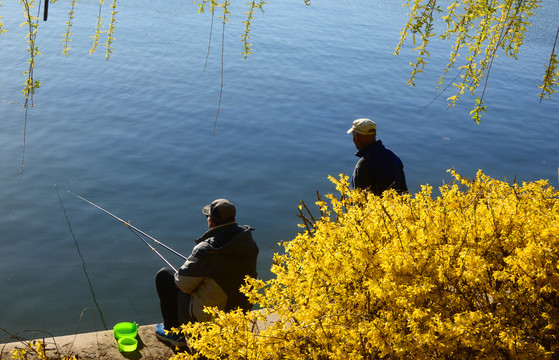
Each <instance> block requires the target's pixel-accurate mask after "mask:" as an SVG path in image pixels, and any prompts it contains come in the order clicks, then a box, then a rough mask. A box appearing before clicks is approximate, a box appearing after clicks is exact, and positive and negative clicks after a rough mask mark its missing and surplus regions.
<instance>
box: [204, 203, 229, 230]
mask: <svg viewBox="0 0 559 360" xmlns="http://www.w3.org/2000/svg"><path fill="white" fill-rule="evenodd" d="M236 213H237V211H236V209H235V205H233V203H232V202H231V201H229V200H227V199H217V200H214V201H213V202H212V203H211V204H208V205H206V206H204V207H203V208H202V214H204V215H206V216H210V217H211V218H212V219H213V220H214V222H215V223H216V224H225V223H228V222H233V221H234V220H235V215H236Z"/></svg>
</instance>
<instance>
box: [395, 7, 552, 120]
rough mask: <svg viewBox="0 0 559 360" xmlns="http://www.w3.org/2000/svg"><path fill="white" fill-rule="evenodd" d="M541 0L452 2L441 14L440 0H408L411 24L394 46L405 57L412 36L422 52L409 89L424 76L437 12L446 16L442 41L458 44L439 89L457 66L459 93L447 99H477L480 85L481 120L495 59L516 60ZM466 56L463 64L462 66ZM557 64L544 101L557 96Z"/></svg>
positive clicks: (477, 111)
mask: <svg viewBox="0 0 559 360" xmlns="http://www.w3.org/2000/svg"><path fill="white" fill-rule="evenodd" d="M541 2H542V0H523V1H518V0H484V1H478V0H453V1H452V2H450V5H449V6H448V7H447V8H446V10H445V9H442V8H441V7H440V5H438V4H437V1H436V0H407V1H406V3H405V6H407V7H409V9H410V11H409V19H408V21H407V22H406V24H405V25H404V27H403V29H402V31H401V33H400V42H399V43H398V45H397V46H396V50H395V54H399V53H400V52H401V49H402V46H403V44H404V43H405V42H406V40H408V37H409V36H410V35H411V36H412V43H413V44H414V46H415V47H414V49H413V50H414V51H418V56H417V58H416V59H415V62H412V63H410V65H411V67H412V73H411V77H410V79H409V82H408V83H409V84H410V85H414V82H415V78H416V75H417V74H418V73H420V72H422V71H423V69H424V67H425V64H426V60H425V59H426V57H428V56H429V53H428V52H427V51H426V47H427V46H428V45H429V42H430V38H431V37H433V36H435V35H436V34H435V32H434V30H433V29H434V28H435V21H436V17H435V16H433V15H434V14H435V13H439V14H443V15H442V16H441V17H440V18H441V19H442V21H443V24H444V25H445V26H446V30H444V31H443V32H442V33H441V34H440V35H439V37H440V39H442V40H447V39H451V38H453V39H454V45H453V46H452V51H451V53H450V57H449V60H448V64H447V66H446V67H445V69H444V71H443V75H442V76H441V78H440V80H439V83H438V87H437V88H440V87H441V85H442V84H443V82H444V80H445V78H446V75H447V74H448V73H449V71H450V70H451V69H453V68H454V67H455V66H456V65H457V66H458V70H459V76H457V78H459V80H458V81H456V80H452V83H453V85H454V87H455V88H456V90H455V93H454V95H452V96H450V97H449V98H448V99H447V100H448V101H449V106H454V105H455V104H456V102H457V101H458V100H459V98H460V96H461V95H463V94H464V93H466V92H469V93H471V94H472V95H475V92H476V90H477V89H478V87H479V86H480V85H482V94H481V95H480V96H478V98H477V100H476V102H475V106H474V109H473V110H472V111H471V115H472V118H473V119H474V120H475V121H476V122H478V123H479V122H480V121H481V114H482V113H483V112H485V105H484V102H483V100H484V96H485V89H486V87H487V81H488V78H489V74H490V72H491V66H492V64H493V60H494V59H495V57H497V55H498V52H503V53H504V54H505V55H506V56H509V57H513V58H516V56H517V55H518V52H519V49H520V47H521V46H522V44H523V42H524V37H525V35H526V32H527V29H528V27H529V26H530V25H531V24H530V22H529V20H530V17H532V16H533V15H534V10H535V9H537V8H538V7H540V3H541ZM460 56H462V57H463V59H464V60H463V61H462V62H460V63H457V62H458V58H459V57H460ZM554 64H555V65H556V59H554V57H553V55H552V56H551V60H550V65H549V66H548V67H547V71H546V76H545V77H544V82H543V84H542V85H541V86H540V88H542V89H543V90H542V95H540V96H542V97H544V96H545V94H548V95H549V94H551V93H552V92H555V91H554V90H553V88H556V87H557V86H558V84H557V77H555V78H554V77H553V76H552V75H551V76H550V75H549V74H553V71H554V69H556V67H554Z"/></svg>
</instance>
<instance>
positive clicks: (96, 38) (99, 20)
mask: <svg viewBox="0 0 559 360" xmlns="http://www.w3.org/2000/svg"><path fill="white" fill-rule="evenodd" d="M104 3H105V1H104V0H99V13H98V14H97V21H96V22H95V33H94V34H93V35H92V36H91V37H92V38H93V45H92V46H91V49H90V50H89V54H90V55H91V54H93V53H94V52H95V51H97V47H98V46H99V38H100V37H101V32H102V31H101V29H102V28H103V18H102V17H101V11H102V10H103V4H104Z"/></svg>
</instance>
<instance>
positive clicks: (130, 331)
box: [113, 322, 138, 340]
mask: <svg viewBox="0 0 559 360" xmlns="http://www.w3.org/2000/svg"><path fill="white" fill-rule="evenodd" d="M113 331H114V334H115V338H116V339H117V340H120V339H122V338H125V337H128V338H135V337H136V335H138V324H136V323H135V322H134V323H131V322H120V323H118V324H116V325H115V326H114V328H113Z"/></svg>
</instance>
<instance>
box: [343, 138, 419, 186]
mask: <svg viewBox="0 0 559 360" xmlns="http://www.w3.org/2000/svg"><path fill="white" fill-rule="evenodd" d="M355 155H356V156H358V157H360V159H359V161H358V162H357V165H356V166H355V170H354V172H353V180H352V181H353V187H354V188H355V189H368V190H370V191H371V192H373V193H374V194H375V195H381V194H382V193H383V192H384V191H385V190H388V189H395V190H396V191H397V192H398V193H404V192H407V191H408V187H407V184H406V177H405V174H404V165H403V163H402V161H401V160H400V158H399V157H398V156H396V154H394V153H393V152H392V151H391V150H390V149H387V148H386V147H384V145H383V144H382V141H380V140H377V141H375V142H374V143H372V144H370V145H367V146H366V147H364V148H362V149H361V150H359V151H358V152H357V153H355Z"/></svg>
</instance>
